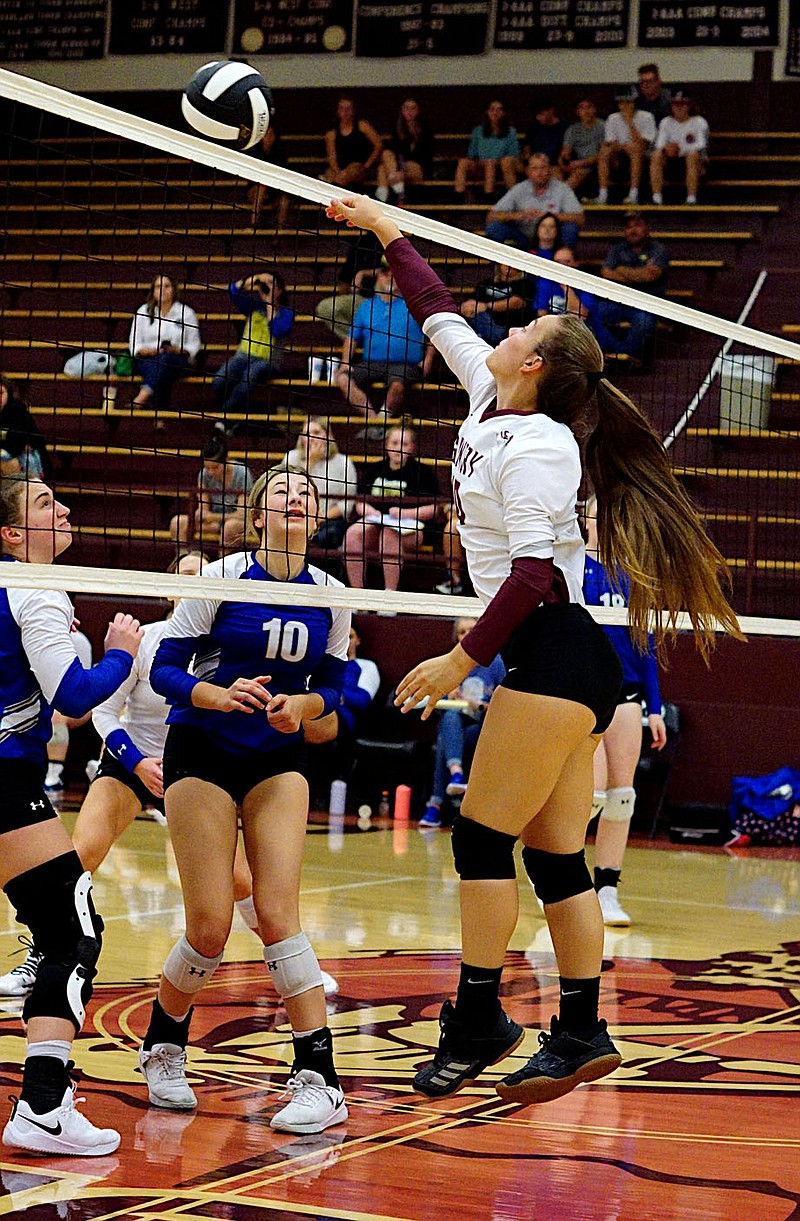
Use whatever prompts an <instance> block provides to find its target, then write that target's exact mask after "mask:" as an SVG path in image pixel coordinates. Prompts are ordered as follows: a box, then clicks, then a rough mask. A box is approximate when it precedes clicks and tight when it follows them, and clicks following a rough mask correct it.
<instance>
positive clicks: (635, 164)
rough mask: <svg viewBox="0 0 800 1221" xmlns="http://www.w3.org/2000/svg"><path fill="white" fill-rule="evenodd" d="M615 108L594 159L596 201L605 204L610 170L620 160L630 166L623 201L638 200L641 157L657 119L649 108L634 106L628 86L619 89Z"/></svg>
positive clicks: (650, 143)
mask: <svg viewBox="0 0 800 1221" xmlns="http://www.w3.org/2000/svg"><path fill="white" fill-rule="evenodd" d="M617 107H618V109H617V110H616V111H615V113H614V114H611V115H609V116H608V118H607V119H606V135H605V141H604V143H603V147H602V148H601V149H600V155H599V157H598V160H597V180H598V182H599V183H600V191H599V193H598V196H597V199H596V200H595V203H598V204H606V203H608V186H609V183H610V181H611V173H612V170H614V169H616V168H617V167H618V166H619V164H620V161H623V160H626V161H627V162H628V163H629V165H630V185H629V187H628V192H627V194H626V196H625V199H624V200H623V203H626V204H635V203H638V201H639V183H640V182H641V178H642V167H643V165H644V159H645V157H646V156H647V155H648V153H649V152H650V150H651V148H652V147H653V144H654V143H655V139H656V121H655V119H654V118H653V116H652V114H650V112H649V111H648V110H638V109H637V107H636V90H635V89H632V88H631V87H629V86H627V85H623V86H622V88H621V89H618V90H617Z"/></svg>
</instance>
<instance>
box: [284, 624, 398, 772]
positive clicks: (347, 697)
mask: <svg viewBox="0 0 800 1221" xmlns="http://www.w3.org/2000/svg"><path fill="white" fill-rule="evenodd" d="M360 647H361V637H360V636H359V634H358V624H357V623H356V622H355V620H354V621H353V624H352V626H351V628H350V640H349V643H348V646H347V665H346V667H345V672H344V685H343V688H342V695H341V699H340V702H339V707H338V708H336V709H335V711H333V712H329V713H328V715H327V716H323V717H319V718H318V719H317V720H316V721H308V722H306V724H305V725H304V726H303V731H304V738H305V742H306V745H307V746H312V747H318V746H325V745H326V744H332V745H333V747H334V749H335V758H334V760H333V768H332V769H329V770H333V772H334V773H335V776H334V777H332V779H333V778H338V779H346V778H347V777H348V775H349V773H350V771H351V770H352V766H353V763H354V762H355V743H356V737H357V736H358V734H359V732H360V728H359V726H360V723H361V722H362V721H363V720H364V719H365V713H366V711H367V709H368V708H369V706H370V704H371V703H372V701H373V700H374V699H375V696H376V695H377V694H378V690H379V689H380V685H381V676H380V671H379V670H378V667H377V666H376V665H375V662H374V661H370V659H369V658H368V657H359V656H358V655H357V654H358V650H359V648H360ZM311 754H312V757H313V756H314V755H315V754H316V752H315V751H312V752H311ZM314 762H315V763H316V759H314ZM316 770H317V769H316V768H315V769H314V771H315V773H316Z"/></svg>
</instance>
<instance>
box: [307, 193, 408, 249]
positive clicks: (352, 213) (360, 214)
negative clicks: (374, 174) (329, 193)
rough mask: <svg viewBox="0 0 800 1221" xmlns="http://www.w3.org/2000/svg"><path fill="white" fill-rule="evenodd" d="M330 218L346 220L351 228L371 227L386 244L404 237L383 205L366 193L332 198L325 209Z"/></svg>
mask: <svg viewBox="0 0 800 1221" xmlns="http://www.w3.org/2000/svg"><path fill="white" fill-rule="evenodd" d="M325 215H326V216H327V217H328V218H329V219H330V220H338V221H345V222H346V224H347V227H348V228H349V229H369V230H370V231H371V232H372V233H374V234H375V235H376V236H377V237H378V238H379V239H380V241H381V242H382V243H383V245H384V246H388V245H389V243H390V242H393V241H394V240H395V238H397V237H402V236H403V235H402V233H401V232H400V230H399V229H398V227H397V225H396V224H395V223H394V221H393V220H390V218H389V217H388V216H387V215H386V214H385V212H384V209H383V206H382V205H381V204H379V203H376V201H375V200H374V199H370V198H369V197H368V196H366V195H345V196H344V197H342V198H341V199H332V200H331V202H330V203H329V204H328V206H327V208H326V209H325Z"/></svg>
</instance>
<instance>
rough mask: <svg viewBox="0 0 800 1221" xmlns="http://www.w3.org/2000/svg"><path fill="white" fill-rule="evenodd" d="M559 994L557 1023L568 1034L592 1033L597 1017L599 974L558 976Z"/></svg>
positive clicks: (595, 1027) (594, 1029)
mask: <svg viewBox="0 0 800 1221" xmlns="http://www.w3.org/2000/svg"><path fill="white" fill-rule="evenodd" d="M559 983H560V986H561V995H560V997H559V1002H558V1021H559V1025H561V1026H563V1027H564V1029H565V1030H568V1031H569V1032H570V1034H584V1033H585V1034H588V1033H590V1032H592V1033H594V1032H595V1031H596V1029H597V1024H598V1021H599V1018H598V1016H597V1010H598V1007H599V1004H600V976H599V975H596V976H593V977H592V978H591V979H567V978H566V976H564V975H560V976H559Z"/></svg>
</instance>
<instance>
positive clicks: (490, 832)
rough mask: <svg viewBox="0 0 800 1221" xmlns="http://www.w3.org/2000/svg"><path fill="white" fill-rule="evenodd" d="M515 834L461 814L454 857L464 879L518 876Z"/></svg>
mask: <svg viewBox="0 0 800 1221" xmlns="http://www.w3.org/2000/svg"><path fill="white" fill-rule="evenodd" d="M516 842H517V837H516V836H515V835H507V834H506V832H505V831H495V830H494V828H493V827H485V826H484V825H483V823H479V822H475V820H474V819H472V818H464V817H463V815H461V814H458V815H457V816H456V818H455V820H454V822H453V859H454V861H455V866H456V873H457V874H458V876H459V877H460V878H461V880H462V882H486V881H492V880H505V879H507V878H516V876H517V870H516V866H515V865H514V845H515V843H516Z"/></svg>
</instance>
